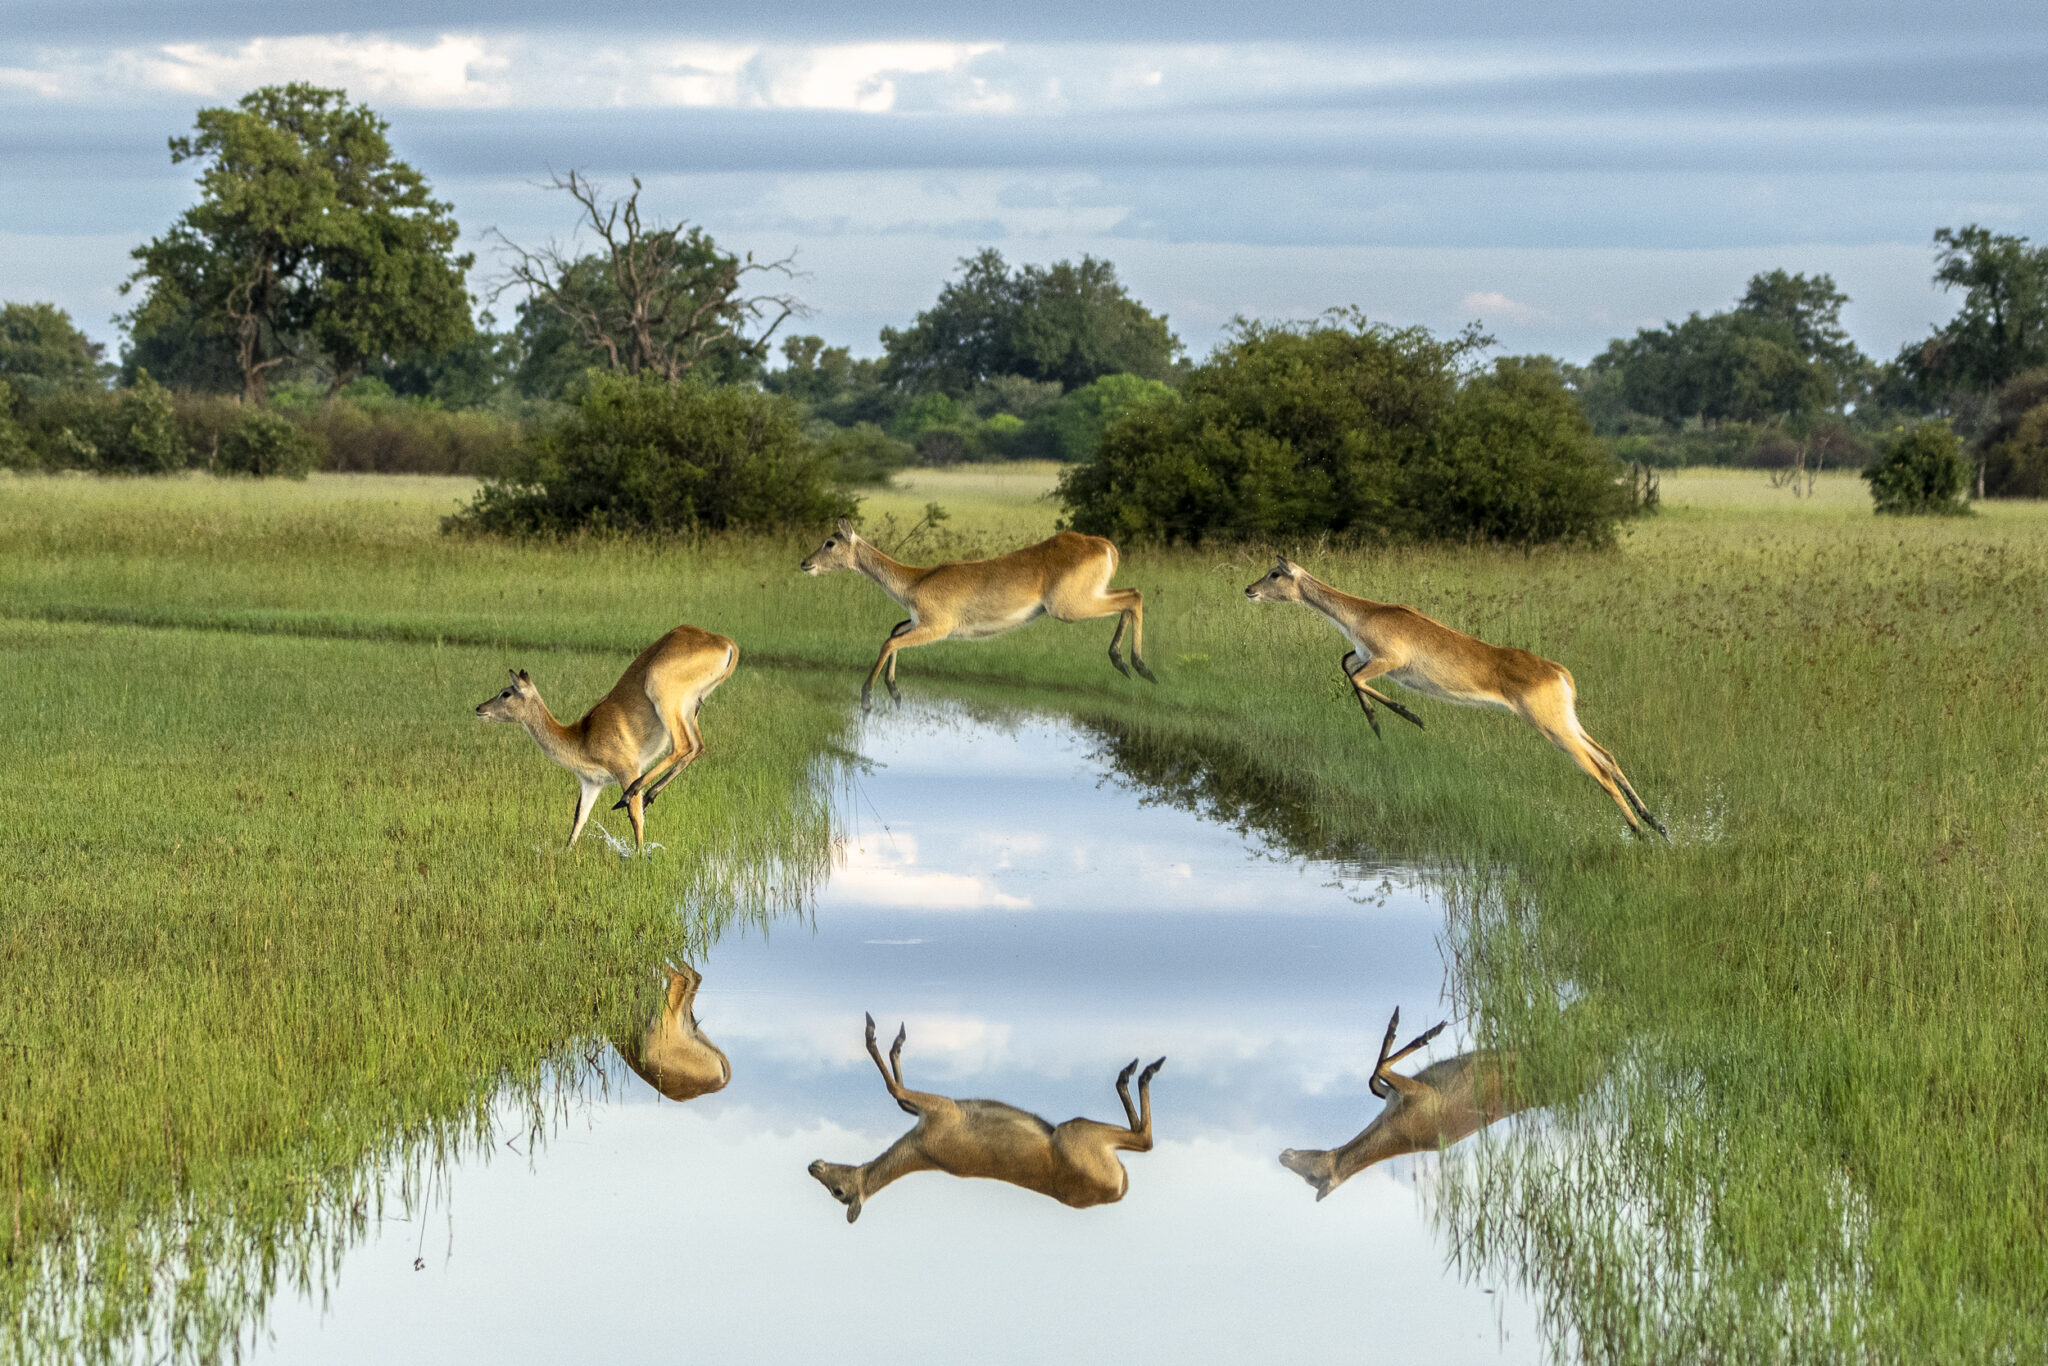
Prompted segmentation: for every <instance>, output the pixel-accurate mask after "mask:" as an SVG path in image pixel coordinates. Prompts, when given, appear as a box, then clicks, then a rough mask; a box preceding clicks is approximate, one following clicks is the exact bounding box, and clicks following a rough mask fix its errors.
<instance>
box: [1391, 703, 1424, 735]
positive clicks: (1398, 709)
mask: <svg viewBox="0 0 2048 1366" xmlns="http://www.w3.org/2000/svg"><path fill="white" fill-rule="evenodd" d="M1387 710H1388V711H1390V712H1392V713H1394V715H1396V716H1398V717H1400V718H1401V719H1402V720H1403V721H1406V722H1407V723H1408V724H1409V725H1411V726H1414V727H1415V729H1417V730H1428V729H1429V727H1428V726H1425V725H1423V724H1422V718H1421V717H1419V716H1417V715H1416V714H1415V713H1414V712H1412V711H1410V710H1408V709H1407V708H1406V707H1404V706H1402V705H1401V704H1400V703H1399V702H1389V703H1387Z"/></svg>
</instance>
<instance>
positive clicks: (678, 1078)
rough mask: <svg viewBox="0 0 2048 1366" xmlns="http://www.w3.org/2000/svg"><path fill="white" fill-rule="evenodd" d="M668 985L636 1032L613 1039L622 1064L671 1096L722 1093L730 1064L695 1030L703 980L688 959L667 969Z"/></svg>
mask: <svg viewBox="0 0 2048 1366" xmlns="http://www.w3.org/2000/svg"><path fill="white" fill-rule="evenodd" d="M665 971H666V974H667V977H668V989H667V991H666V992H665V993H664V994H663V996H662V1001H661V1005H660V1007H659V1008H658V1009H657V1010H656V1011H655V1012H654V1015H653V1017H652V1018H650V1019H649V1020H648V1021H647V1027H646V1028H645V1029H643V1030H641V1031H640V1033H639V1035H638V1036H637V1037H636V1036H632V1035H628V1036H627V1037H625V1038H623V1039H617V1040H614V1041H613V1047H615V1048H617V1049H618V1050H619V1056H620V1057H621V1058H624V1059H625V1060H626V1066H628V1067H630V1068H632V1069H633V1071H634V1073H635V1075H637V1076H638V1077H639V1078H640V1079H641V1080H642V1081H644V1082H646V1083H647V1084H648V1085H649V1086H652V1087H653V1088H654V1089H655V1090H657V1091H659V1092H661V1094H663V1095H664V1096H667V1097H668V1098H669V1099H670V1100H695V1099H696V1098H697V1097H698V1096H708V1095H710V1094H711V1093H712V1092H713V1091H723V1090H724V1089H725V1084H726V1083H727V1082H729V1081H731V1080H732V1063H731V1062H729V1061H727V1059H726V1056H725V1054H724V1053H722V1052H720V1051H719V1048H718V1045H717V1044H715V1043H713V1042H711V1040H709V1039H707V1038H705V1037H704V1031H702V1030H701V1029H699V1028H697V1010H696V1007H697V988H698V987H700V986H702V985H703V984H704V978H703V976H702V975H701V974H699V973H698V971H697V970H696V969H695V968H693V967H691V966H690V965H689V964H688V963H677V964H673V965H671V966H670V967H668V968H667V969H665Z"/></svg>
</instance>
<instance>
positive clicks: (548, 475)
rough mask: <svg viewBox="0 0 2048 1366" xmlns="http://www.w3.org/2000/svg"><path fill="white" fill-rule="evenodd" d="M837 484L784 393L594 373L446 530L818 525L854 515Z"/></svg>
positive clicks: (685, 530) (658, 530) (668, 531)
mask: <svg viewBox="0 0 2048 1366" xmlns="http://www.w3.org/2000/svg"><path fill="white" fill-rule="evenodd" d="M832 474H833V470H832V463H831V458H830V456H828V455H827V453H826V452H825V451H824V450H823V449H821V448H820V447H819V445H818V444H817V443H815V442H812V441H808V440H806V439H805V438H804V434H803V432H802V430H801V428H800V427H799V426H798V409H797V406H796V405H795V404H794V403H793V402H792V401H791V400H789V399H787V398H784V397H781V396H780V395H775V394H765V393H761V392H759V391H757V390H753V389H746V388H741V387H738V386H727V387H723V388H712V387H709V386H707V385H704V384H702V383H697V382H684V383H681V384H668V383H666V382H664V381H662V380H660V379H657V378H654V377H652V376H638V377H636V376H631V375H622V374H620V375H612V374H593V375H592V376H591V378H590V380H589V382H588V384H587V385H586V387H585V388H584V390H583V392H582V393H581V394H580V395H579V396H578V397H577V398H576V399H575V400H574V401H573V402H572V404H571V405H570V408H569V411H568V412H567V413H566V415H564V416H563V417H562V418H561V419H560V420H559V421H557V422H556V423H554V424H553V425H551V426H549V427H547V428H545V429H544V430H543V431H542V432H541V433H540V434H539V436H538V437H537V438H536V439H535V440H534V441H533V442H532V444H531V446H530V447H529V449H528V450H526V451H525V452H524V453H522V454H521V455H520V456H519V457H518V458H517V459H516V462H515V464H514V467H513V468H512V469H511V470H509V471H508V472H507V473H506V474H505V475H504V476H503V477H501V478H498V479H494V480H492V481H491V482H489V483H487V484H485V485H484V487H483V488H482V489H481V490H480V491H479V492H478V494H477V496H476V500H475V501H474V502H473V503H472V504H471V505H470V506H469V507H468V508H467V509H465V510H464V511H463V512H461V513H459V514H457V515H456V516H454V517H451V518H449V519H448V521H447V522H446V523H445V524H444V525H445V526H446V528H447V529H449V530H453V531H460V530H470V531H481V532H490V533H496V534H506V535H563V534H567V533H571V532H577V531H597V532H614V533H618V532H624V533H641V534H665V535H675V534H689V533H694V532H697V531H723V530H727V529H729V528H739V527H747V528H774V527H788V526H797V525H805V526H816V525H819V524H821V523H830V522H831V520H832V519H833V518H835V517H842V516H847V515H849V514H851V512H852V511H853V508H854V505H855V501H856V500H854V499H852V498H849V497H847V496H846V495H845V494H843V493H840V492H838V491H837V490H835V489H834V488H833V487H832V483H831V481H832Z"/></svg>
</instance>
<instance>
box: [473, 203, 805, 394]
mask: <svg viewBox="0 0 2048 1366" xmlns="http://www.w3.org/2000/svg"><path fill="white" fill-rule="evenodd" d="M550 188H552V189H555V190H559V191H561V192H563V193H564V194H567V195H568V196H569V197H570V198H571V199H573V200H575V201H576V205H577V208H578V210H579V212H580V215H581V219H580V222H579V224H578V231H579V232H581V231H582V230H584V229H588V230H589V231H590V232H592V233H594V234H595V235H596V236H597V238H598V240H599V241H600V242H601V243H603V248H604V249H603V250H602V251H599V252H595V253H591V254H589V255H584V254H580V253H578V252H576V251H575V250H574V249H573V247H564V246H562V245H560V244H557V243H554V242H550V243H548V244H547V245H545V246H542V247H538V248H527V247H522V246H520V245H519V244H518V243H516V242H514V241H512V240H511V239H510V238H509V237H506V236H505V235H504V234H503V233H496V236H497V238H498V240H499V242H501V243H502V244H503V245H504V248H505V251H506V254H507V257H508V260H509V264H508V266H507V268H506V275H505V278H504V280H503V281H502V282H501V283H500V284H499V285H498V287H497V289H496V290H495V291H494V293H493V297H496V295H497V294H501V293H503V292H505V291H506V290H512V289H518V290H523V291H524V292H525V294H526V303H525V304H524V305H523V306H522V308H521V319H522V326H523V328H524V329H525V330H527V331H528V332H529V333H530V334H531V335H532V336H533V338H534V343H533V344H532V345H530V346H529V353H530V354H531V355H534V356H536V357H539V356H551V355H560V354H564V353H566V354H567V356H568V357H569V358H570V359H571V360H572V361H573V360H581V361H582V365H580V366H576V367H575V369H576V370H578V371H580V370H581V369H583V368H587V367H588V366H591V365H597V366H601V367H602V368H604V369H607V370H617V371H623V372H624V373H626V374H629V375H639V374H653V375H658V376H660V377H661V378H662V379H665V380H667V381H668V382H669V383H671V384H673V383H675V382H677V381H678V380H681V379H682V378H683V377H684V376H685V375H689V374H692V373H694V372H696V371H697V370H698V369H699V368H700V367H701V366H703V365H704V364H705V363H706V362H707V361H708V360H711V359H712V358H713V357H715V356H718V355H721V354H724V355H735V354H736V355H739V356H744V357H747V358H749V359H751V360H753V361H754V362H756V363H758V362H759V360H760V359H761V357H763V356H765V355H766V354H767V353H768V342H769V339H770V338H771V337H773V336H774V334H775V330H776V329H777V328H779V327H780V326H781V325H782V324H783V322H784V321H786V320H787V319H789V318H791V317H793V316H797V315H800V314H802V313H803V312H804V311H805V310H804V306H803V304H802V302H801V301H800V300H798V299H797V298H796V297H795V296H794V295H791V294H778V293H762V294H748V293H746V292H745V290H746V287H747V286H748V285H749V284H750V283H751V280H752V277H755V276H782V277H785V278H787V277H790V276H793V275H794V274H795V270H794V269H793V267H792V264H791V262H792V258H790V257H784V258H782V259H781V260H776V261H756V260H755V259H754V257H753V253H751V252H749V253H748V254H747V255H746V256H744V257H740V256H734V255H733V254H732V253H730V252H727V251H724V250H721V249H720V248H719V246H718V244H717V243H716V242H714V241H713V240H712V239H711V236H710V234H708V233H706V232H705V231H704V230H703V229H702V228H696V227H691V226H690V225H689V224H687V223H675V224H664V223H661V222H658V221H656V222H649V221H647V220H645V219H643V218H642V217H641V213H640V193H641V185H640V180H639V177H637V176H636V177H634V178H633V193H632V194H630V195H627V196H626V197H625V198H624V199H611V200H606V199H605V198H604V197H603V193H602V191H600V190H599V189H598V187H597V186H596V185H594V184H592V183H591V182H590V180H589V179H588V178H586V177H585V176H583V175H582V174H581V173H580V172H577V171H573V170H572V171H570V172H569V174H568V175H566V176H560V175H558V176H555V177H554V178H553V180H552V182H551V185H550ZM494 232H495V230H494ZM763 319H768V320H769V321H768V323H767V326H766V327H760V324H761V322H762V320H763ZM755 329H758V330H755Z"/></svg>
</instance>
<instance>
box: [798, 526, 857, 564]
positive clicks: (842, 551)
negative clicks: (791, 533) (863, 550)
mask: <svg viewBox="0 0 2048 1366" xmlns="http://www.w3.org/2000/svg"><path fill="white" fill-rule="evenodd" d="M860 543H861V539H860V534H859V533H858V532H856V531H855V530H854V529H853V523H852V522H849V521H847V520H846V519H845V518H844V517H841V518H840V519H839V525H838V527H837V528H835V529H834V530H833V532H832V534H831V535H830V536H827V537H826V538H825V544H823V545H821V546H819V547H818V548H817V549H816V550H813V551H812V552H811V553H810V554H809V555H808V556H807V557H806V558H805V559H804V562H803V563H802V564H800V565H798V566H797V568H798V569H801V570H803V571H804V573H806V574H830V573H831V572H832V571H833V570H835V569H858V568H860V562H859V561H858V560H856V559H855V558H854V547H855V546H858V545H859V544H860Z"/></svg>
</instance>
